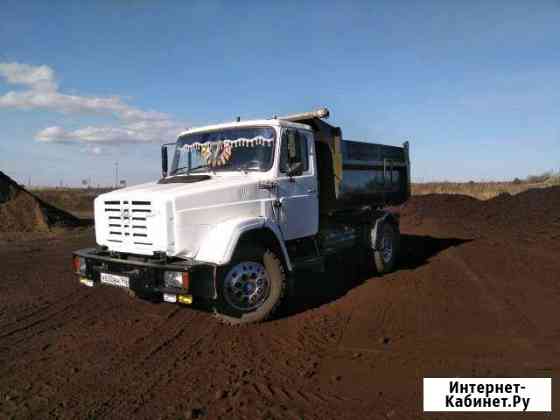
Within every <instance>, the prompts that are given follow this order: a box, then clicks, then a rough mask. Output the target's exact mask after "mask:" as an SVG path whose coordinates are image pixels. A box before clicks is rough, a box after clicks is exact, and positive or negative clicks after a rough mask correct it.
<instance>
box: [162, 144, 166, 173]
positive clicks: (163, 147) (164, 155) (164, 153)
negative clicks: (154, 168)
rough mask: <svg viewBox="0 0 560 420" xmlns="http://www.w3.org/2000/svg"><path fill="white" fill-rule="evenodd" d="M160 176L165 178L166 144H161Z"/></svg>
mask: <svg viewBox="0 0 560 420" xmlns="http://www.w3.org/2000/svg"><path fill="white" fill-rule="evenodd" d="M161 176H162V178H165V177H166V176H167V145H166V144H164V145H163V146H161Z"/></svg>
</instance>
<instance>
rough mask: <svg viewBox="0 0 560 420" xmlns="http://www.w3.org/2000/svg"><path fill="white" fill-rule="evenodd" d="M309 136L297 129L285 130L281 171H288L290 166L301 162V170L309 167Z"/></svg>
mask: <svg viewBox="0 0 560 420" xmlns="http://www.w3.org/2000/svg"><path fill="white" fill-rule="evenodd" d="M307 150H308V149H307V137H306V136H304V135H303V134H302V133H300V132H299V131H297V130H290V129H288V130H285V131H284V133H283V135H282V150H281V152H280V172H282V173H287V172H288V169H289V168H290V167H293V166H294V165H296V164H298V163H301V172H306V171H307V170H308V169H309V156H308V153H307Z"/></svg>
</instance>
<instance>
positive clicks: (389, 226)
mask: <svg viewBox="0 0 560 420" xmlns="http://www.w3.org/2000/svg"><path fill="white" fill-rule="evenodd" d="M377 234H378V235H381V237H379V238H377V239H378V241H377V243H378V249H375V250H374V251H373V258H374V261H375V268H376V269H377V272H378V273H380V274H383V273H388V272H389V271H392V270H393V269H394V268H395V265H396V262H397V255H398V252H399V245H400V233H399V229H398V227H397V226H395V225H394V224H393V223H388V222H385V223H383V225H382V226H381V228H380V229H379V231H378V232H377Z"/></svg>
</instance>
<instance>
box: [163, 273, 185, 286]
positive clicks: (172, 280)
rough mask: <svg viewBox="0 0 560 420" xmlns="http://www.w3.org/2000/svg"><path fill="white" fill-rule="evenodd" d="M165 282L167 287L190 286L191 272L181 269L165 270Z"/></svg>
mask: <svg viewBox="0 0 560 420" xmlns="http://www.w3.org/2000/svg"><path fill="white" fill-rule="evenodd" d="M163 284H165V286H166V287H182V288H184V289H188V288H189V273H188V272H181V271H165V272H164V273H163Z"/></svg>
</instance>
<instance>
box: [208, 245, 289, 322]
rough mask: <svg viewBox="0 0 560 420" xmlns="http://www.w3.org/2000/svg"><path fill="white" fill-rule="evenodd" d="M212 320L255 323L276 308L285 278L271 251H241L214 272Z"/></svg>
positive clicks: (278, 262) (277, 258) (268, 315)
mask: <svg viewBox="0 0 560 420" xmlns="http://www.w3.org/2000/svg"><path fill="white" fill-rule="evenodd" d="M217 286H218V299H217V301H216V305H215V306H214V312H215V314H216V316H217V317H218V318H219V319H220V320H221V321H223V322H226V323H228V324H243V323H250V322H259V321H263V320H265V319H267V318H269V317H270V316H271V315H272V314H273V313H274V311H275V310H276V309H277V308H278V306H279V305H280V303H281V301H282V298H283V297H284V294H285V290H286V274H285V272H284V267H283V265H282V262H281V261H280V259H279V257H278V256H277V255H276V254H275V253H274V252H273V251H271V250H264V249H262V248H252V247H244V248H242V249H241V250H240V251H239V252H238V253H237V255H235V257H234V258H233V259H232V261H231V263H230V264H228V265H227V266H225V267H223V268H222V269H220V270H219V271H218V278H217Z"/></svg>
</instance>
